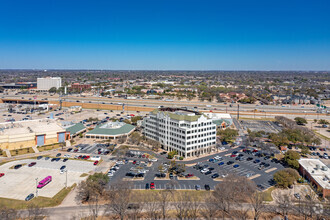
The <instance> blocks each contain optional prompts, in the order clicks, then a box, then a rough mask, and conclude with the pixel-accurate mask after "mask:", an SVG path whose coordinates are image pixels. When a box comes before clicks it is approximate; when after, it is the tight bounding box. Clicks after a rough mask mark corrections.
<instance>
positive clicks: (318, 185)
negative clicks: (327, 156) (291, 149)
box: [299, 159, 330, 197]
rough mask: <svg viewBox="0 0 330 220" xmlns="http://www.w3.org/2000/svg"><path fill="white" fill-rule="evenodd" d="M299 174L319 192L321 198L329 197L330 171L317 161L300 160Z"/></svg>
mask: <svg viewBox="0 0 330 220" xmlns="http://www.w3.org/2000/svg"><path fill="white" fill-rule="evenodd" d="M299 173H300V174H301V175H302V176H303V177H304V178H305V179H307V180H308V181H309V182H310V183H311V185H312V186H313V187H314V188H315V189H316V190H318V191H320V192H321V193H322V196H323V197H329V196H330V170H329V168H328V167H327V166H326V165H325V164H324V163H322V162H321V161H320V160H319V159H300V160H299Z"/></svg>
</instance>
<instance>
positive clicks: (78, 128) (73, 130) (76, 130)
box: [65, 123, 87, 139]
mask: <svg viewBox="0 0 330 220" xmlns="http://www.w3.org/2000/svg"><path fill="white" fill-rule="evenodd" d="M65 130H66V132H67V134H69V138H70V139H72V138H74V137H76V136H78V135H79V134H81V133H84V132H86V131H87V129H86V127H85V126H84V125H83V124H82V123H77V124H74V125H71V126H68V127H67V128H66V129H65Z"/></svg>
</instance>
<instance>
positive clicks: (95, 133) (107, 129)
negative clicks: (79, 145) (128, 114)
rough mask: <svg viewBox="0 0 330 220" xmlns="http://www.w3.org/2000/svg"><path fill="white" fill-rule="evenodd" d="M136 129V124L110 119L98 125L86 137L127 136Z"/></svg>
mask: <svg viewBox="0 0 330 220" xmlns="http://www.w3.org/2000/svg"><path fill="white" fill-rule="evenodd" d="M134 130H135V126H133V125H130V124H126V123H124V122H119V121H115V122H114V121H110V122H107V123H105V124H101V125H98V126H96V127H95V128H94V129H93V130H91V131H89V132H87V133H86V134H85V137H86V138H95V139H116V138H119V137H127V136H128V135H130V134H131V133H132V132H133V131H134Z"/></svg>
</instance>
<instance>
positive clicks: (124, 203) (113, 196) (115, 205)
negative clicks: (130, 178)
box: [107, 180, 132, 220]
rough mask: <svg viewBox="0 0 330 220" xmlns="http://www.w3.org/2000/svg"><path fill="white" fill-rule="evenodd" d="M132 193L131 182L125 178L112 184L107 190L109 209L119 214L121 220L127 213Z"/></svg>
mask: <svg viewBox="0 0 330 220" xmlns="http://www.w3.org/2000/svg"><path fill="white" fill-rule="evenodd" d="M131 193H132V190H131V184H130V183H129V182H127V181H123V180H119V181H117V182H115V183H113V184H111V186H110V188H109V190H108V191H107V200H108V202H109V204H108V209H109V210H111V211H113V212H114V213H115V214H117V215H118V216H119V218H120V219H121V220H123V219H124V218H125V216H126V214H127V209H128V207H129V202H130V197H131Z"/></svg>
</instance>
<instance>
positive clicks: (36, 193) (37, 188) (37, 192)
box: [36, 178, 38, 197]
mask: <svg viewBox="0 0 330 220" xmlns="http://www.w3.org/2000/svg"><path fill="white" fill-rule="evenodd" d="M36 197H38V178H36Z"/></svg>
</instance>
